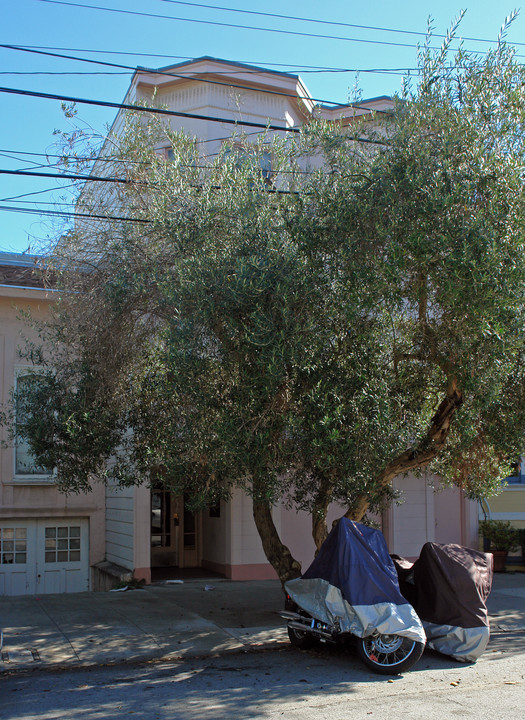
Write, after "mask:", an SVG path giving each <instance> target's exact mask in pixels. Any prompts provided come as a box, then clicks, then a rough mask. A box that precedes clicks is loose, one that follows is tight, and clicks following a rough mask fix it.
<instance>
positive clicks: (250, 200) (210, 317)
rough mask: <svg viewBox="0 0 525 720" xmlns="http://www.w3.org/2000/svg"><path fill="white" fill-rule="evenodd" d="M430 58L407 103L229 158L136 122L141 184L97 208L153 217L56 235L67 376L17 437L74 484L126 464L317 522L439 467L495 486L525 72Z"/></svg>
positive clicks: (524, 408) (86, 202) (128, 171)
mask: <svg viewBox="0 0 525 720" xmlns="http://www.w3.org/2000/svg"><path fill="white" fill-rule="evenodd" d="M421 62H422V81H421V83H420V85H419V86H418V87H417V88H415V89H414V90H412V89H411V88H410V87H409V86H408V85H407V86H406V88H405V94H404V96H403V97H400V98H397V99H396V100H395V105H394V109H393V110H392V111H391V112H390V113H388V114H387V116H380V117H379V116H378V117H376V118H374V119H372V120H368V121H366V122H362V123H358V122H357V121H356V122H354V123H352V124H350V126H349V127H342V126H340V125H338V124H335V125H334V124H331V125H329V124H325V123H322V122H312V123H311V124H310V125H308V126H307V127H305V129H304V131H303V132H302V133H301V135H300V137H299V138H298V139H296V140H294V139H287V140H286V141H283V140H280V139H274V138H272V137H271V136H265V135H263V136H262V137H260V138H258V139H257V140H256V141H252V140H250V139H248V138H244V137H242V136H239V137H237V138H234V140H233V141H232V143H231V144H230V145H226V146H224V147H223V149H222V150H221V152H220V153H219V156H218V157H217V158H214V159H211V160H206V159H205V158H203V157H200V156H198V153H197V151H196V146H195V143H194V142H193V140H192V139H190V138H188V137H186V136H185V135H184V134H182V133H175V132H172V131H171V130H170V129H169V128H167V127H166V126H165V125H163V124H162V122H161V121H158V120H151V121H149V122H145V121H144V119H143V118H140V119H137V118H135V117H134V116H133V115H129V116H128V118H127V120H126V123H125V127H124V129H123V130H122V132H121V134H120V135H119V137H118V138H116V137H113V138H111V139H110V140H108V141H107V143H106V146H105V147H104V149H103V151H102V159H101V160H99V163H100V165H101V167H103V168H104V169H105V171H106V172H108V173H110V172H112V173H115V172H117V169H118V172H120V173H125V176H126V177H127V178H128V179H129V180H130V182H128V183H127V184H125V185H122V186H119V187H115V186H113V185H112V186H111V187H108V188H104V187H101V186H100V184H98V185H96V187H91V186H90V184H89V183H87V184H86V186H85V188H84V189H83V192H82V195H81V203H82V208H83V210H84V211H89V210H93V211H96V213H97V214H98V215H101V214H103V212H102V211H103V210H108V211H110V212H109V213H108V214H111V215H115V208H120V212H121V213H124V212H129V213H130V215H132V216H133V217H134V218H138V219H143V220H147V221H148V222H147V223H141V224H138V223H128V222H122V223H119V222H117V221H113V222H112V223H111V224H108V223H107V222H104V221H98V222H97V221H91V222H90V223H89V224H87V223H86V224H84V225H83V224H78V225H77V227H76V228H75V230H74V231H72V232H71V233H70V234H68V235H66V236H65V237H63V238H61V240H60V242H59V243H58V244H57V246H56V247H55V248H54V249H53V252H52V254H51V257H50V259H49V267H50V272H52V273H53V277H54V278H57V279H58V284H59V287H61V288H62V289H63V293H62V295H61V301H60V303H59V304H58V305H57V307H56V310H55V313H54V317H53V319H52V321H51V322H50V323H49V325H48V327H47V329H46V336H45V337H44V338H43V348H44V349H43V354H44V357H46V358H47V362H49V367H50V368H53V369H52V371H50V372H48V373H46V375H45V382H44V383H43V384H42V385H40V386H39V387H40V389H35V391H34V392H33V393H32V394H31V395H30V396H29V397H28V398H27V402H28V407H31V408H32V409H33V410H34V415H35V417H36V419H35V420H34V421H32V422H31V423H27V424H26V426H25V427H24V428H19V430H23V432H24V434H25V436H27V437H28V438H29V439H30V441H31V443H32V448H33V450H34V452H35V454H36V456H37V458H38V460H39V462H41V463H44V464H46V465H49V464H51V466H53V467H56V468H57V473H58V477H59V479H60V482H61V484H62V486H63V487H65V488H68V487H69V488H71V489H79V488H84V487H86V485H87V483H88V480H89V478H90V477H91V476H92V475H100V474H103V475H105V476H107V475H111V476H112V477H113V478H114V479H116V480H117V481H118V482H121V483H134V482H142V481H147V482H150V483H152V484H155V485H157V484H163V485H164V486H166V487H169V488H171V489H173V490H174V491H176V492H180V493H182V492H185V493H188V494H189V495H190V496H191V497H192V498H193V502H194V506H195V507H197V506H203V505H205V504H209V503H210V502H216V501H217V499H218V498H228V497H229V495H230V493H231V491H232V488H233V487H242V488H244V489H245V490H247V491H248V492H250V493H252V495H253V496H254V497H255V498H256V499H257V500H264V501H268V502H274V501H276V500H278V499H286V500H288V501H289V502H290V503H294V504H296V505H298V506H299V507H301V508H304V509H306V510H308V511H311V512H313V513H314V514H318V515H319V516H320V517H322V515H323V512H324V510H325V509H326V505H327V503H328V502H329V501H330V500H338V501H339V502H341V503H344V504H347V505H348V506H355V505H357V504H358V503H359V502H360V501H361V500H362V499H363V498H364V499H365V500H366V503H367V504H368V505H369V506H371V507H372V508H380V507H381V506H382V505H383V503H385V502H389V501H390V500H391V499H392V492H391V488H390V479H391V477H392V473H394V474H395V473H399V472H406V471H409V470H418V469H422V468H426V467H429V468H430V469H431V470H434V471H437V472H439V473H440V474H441V476H442V477H443V479H444V481H445V482H447V483H449V484H455V485H458V486H460V487H462V488H464V489H465V491H466V492H467V493H468V495H469V496H470V497H479V496H483V495H486V494H491V493H493V492H495V491H496V490H497V488H498V485H499V479H500V477H502V476H505V473H507V472H508V471H507V467H508V461H509V459H514V458H516V457H518V456H519V455H520V454H521V453H522V452H523V428H525V395H524V393H525V384H524V382H523V377H524V369H525V368H524V364H523V361H524V356H523V349H524V331H523V328H524V319H525V318H524V309H525V303H524V300H525V292H524V291H525V252H524V250H525V213H524V208H525V203H524V197H523V193H524V190H523V174H524V169H525V162H524V161H525V152H524V151H525V143H524V133H523V125H524V108H525V97H524V87H525V83H524V80H525V77H524V70H523V68H522V66H521V65H520V64H519V63H517V62H516V61H515V59H514V55H513V51H512V50H511V49H509V48H507V47H506V46H505V44H504V43H503V42H501V43H499V44H498V46H497V47H496V48H495V49H494V50H492V51H490V52H489V53H488V54H487V55H486V56H483V57H480V58H477V57H475V56H472V55H468V56H467V55H465V54H464V53H462V52H461V51H460V52H459V53H458V55H457V57H455V58H454V59H453V61H452V62H450V58H449V53H448V47H447V45H446V44H445V46H444V48H443V51H442V52H440V53H437V54H433V53H432V52H431V51H430V50H429V49H428V47H427V48H424V49H423V51H422V54H421ZM365 141H367V142H365ZM165 144H169V145H170V146H171V148H172V152H171V159H170V161H166V159H165V157H164V156H161V155H160V154H157V153H156V152H155V151H154V148H155V147H159V146H160V145H165ZM248 146H249V151H245V150H242V151H241V152H239V151H238V149H239V147H241V148H242V147H248ZM113 148H116V149H117V150H116V152H117V157H116V159H117V160H118V161H119V163H118V164H115V165H111V160H110V159H106V160H104V153H106V154H108V153H109V152H110V150H111V152H113ZM269 156H271V157H272V168H274V169H275V176H274V178H273V181H274V182H275V185H274V186H273V187H272V185H271V183H270V178H269V175H268V173H266V175H263V174H260V173H259V172H258V167H259V166H260V165H261V164H262V165H263V167H264V162H267V158H268V157H269ZM99 174H100V173H99ZM64 347H67V348H68V351H67V352H66V351H65V350H64ZM447 402H448V403H449V405H447ZM108 460H109V461H110V462H109V465H108V464H107V463H108ZM102 468H105V470H104V472H102Z"/></svg>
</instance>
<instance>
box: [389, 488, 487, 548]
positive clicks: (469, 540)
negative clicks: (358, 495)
mask: <svg viewBox="0 0 525 720" xmlns="http://www.w3.org/2000/svg"><path fill="white" fill-rule="evenodd" d="M432 480H433V482H432V483H427V482H426V480H425V477H424V476H423V477H416V476H415V475H412V474H409V475H406V476H403V477H397V478H396V479H395V480H394V488H395V489H396V490H398V491H400V492H401V494H402V495H401V503H400V504H394V505H392V506H391V507H390V508H389V509H388V510H387V511H386V512H385V513H384V515H383V532H384V534H385V537H386V538H387V542H388V546H389V550H390V552H391V553H395V554H396V555H401V556H402V557H406V558H409V559H410V558H412V559H414V558H416V557H418V556H419V553H420V550H421V548H422V546H423V545H424V544H425V543H426V542H439V543H456V544H458V545H465V546H467V547H471V548H477V547H478V539H477V512H478V511H477V503H475V502H474V501H472V500H467V499H466V498H465V496H464V494H463V493H462V492H461V491H460V490H458V489H457V488H442V487H441V486H440V484H439V480H438V478H436V477H434V478H433V479H432Z"/></svg>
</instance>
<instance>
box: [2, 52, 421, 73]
mask: <svg viewBox="0 0 525 720" xmlns="http://www.w3.org/2000/svg"><path fill="white" fill-rule="evenodd" d="M15 47H21V48H27V49H29V50H56V51H59V52H85V53H92V54H99V55H131V56H132V57H148V58H152V57H153V58H162V59H164V60H183V61H185V60H188V61H192V60H194V59H195V58H193V57H189V56H187V55H166V54H162V53H144V52H129V51H126V50H95V49H94V48H67V47H54V46H50V45H16V46H15ZM231 62H234V61H231ZM236 62H240V63H242V64H246V65H256V66H258V67H261V66H264V67H268V68H271V67H279V68H288V71H283V72H292V70H291V68H295V70H294V72H301V73H306V72H337V73H349V72H352V73H356V72H359V73H360V72H363V73H367V72H372V73H375V72H378V73H383V72H386V73H389V72H412V71H414V72H416V71H417V70H418V68H401V67H399V68H336V67H326V66H323V65H304V64H301V65H296V64H294V63H274V62H260V61H254V60H239V59H236ZM241 72H242V74H243V75H244V74H245V73H253V74H257V73H258V72H260V71H259V70H243V71H234V72H232V73H230V71H227V70H224V71H223V70H221V71H218V72H217V73H216V74H224V73H228V74H240V73H241Z"/></svg>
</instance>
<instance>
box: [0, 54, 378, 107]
mask: <svg viewBox="0 0 525 720" xmlns="http://www.w3.org/2000/svg"><path fill="white" fill-rule="evenodd" d="M0 47H2V48H5V49H6V50H18V51H19V52H27V53H33V54H36V55H46V56H49V57H57V58H62V59H64V60H75V61H76V62H84V63H89V64H92V65H104V66H106V67H114V68H119V69H125V70H129V71H130V72H141V73H151V74H152V75H165V76H166V77H174V78H177V79H179V80H192V81H193V82H203V83H206V84H208V85H220V86H223V87H228V88H236V89H238V90H253V88H251V87H246V85H235V84H233V83H229V82H221V81H219V80H210V79H208V78H201V77H198V76H196V75H182V74H180V73H176V72H173V71H171V70H168V69H164V68H161V69H160V70H157V69H155V68H146V67H140V68H136V67H132V66H130V65H122V64H120V63H110V62H105V61H103V60H91V59H90V58H79V57H76V56H74V55H63V54H61V53H54V52H48V51H44V50H34V49H31V48H25V47H23V46H21V45H8V44H0ZM257 72H258V73H259V74H260V72H261V71H260V70H258V71H257ZM272 72H275V71H272ZM257 92H261V93H264V94H267V95H279V96H281V97H288V98H295V97H297V98H299V99H301V100H311V101H315V102H320V103H326V104H329V105H341V106H342V107H357V108H359V109H362V110H369V111H370V108H367V107H364V106H363V105H359V104H355V103H354V104H353V103H339V102H335V101H334V100H323V99H320V98H313V97H310V96H302V95H297V96H296V95H292V94H291V93H289V92H280V91H278V90H264V89H258V90H257Z"/></svg>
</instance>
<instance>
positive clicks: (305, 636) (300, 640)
mask: <svg viewBox="0 0 525 720" xmlns="http://www.w3.org/2000/svg"><path fill="white" fill-rule="evenodd" d="M287 629H288V637H289V638H290V642H291V643H292V645H293V646H294V647H297V648H300V649H301V650H308V649H309V648H311V647H313V646H314V645H315V644H316V642H317V640H316V639H315V638H314V637H313V636H312V635H310V633H307V632H303V631H302V630H295V628H291V627H290V626H288V628H287Z"/></svg>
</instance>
